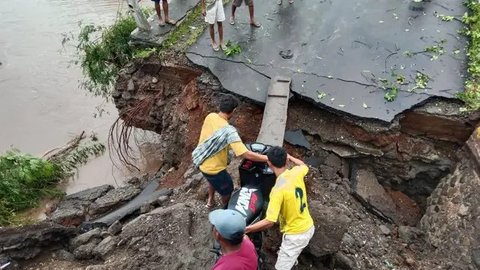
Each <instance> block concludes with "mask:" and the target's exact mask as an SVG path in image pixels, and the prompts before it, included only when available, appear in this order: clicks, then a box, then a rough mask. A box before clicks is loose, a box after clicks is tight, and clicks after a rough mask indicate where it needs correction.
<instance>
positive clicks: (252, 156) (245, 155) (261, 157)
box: [240, 150, 268, 162]
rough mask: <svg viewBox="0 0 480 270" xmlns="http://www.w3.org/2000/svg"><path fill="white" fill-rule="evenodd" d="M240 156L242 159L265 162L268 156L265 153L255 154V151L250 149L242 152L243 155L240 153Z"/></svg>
mask: <svg viewBox="0 0 480 270" xmlns="http://www.w3.org/2000/svg"><path fill="white" fill-rule="evenodd" d="M240 157H242V158H244V159H248V160H251V161H257V162H267V161H268V157H267V156H266V155H261V154H257V153H255V152H252V151H250V150H249V151H247V152H245V153H243V155H241V156H240Z"/></svg>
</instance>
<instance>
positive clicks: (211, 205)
mask: <svg viewBox="0 0 480 270" xmlns="http://www.w3.org/2000/svg"><path fill="white" fill-rule="evenodd" d="M214 206H215V202H214V201H213V200H208V201H207V204H206V205H205V207H206V208H208V209H212V208H213V207H214Z"/></svg>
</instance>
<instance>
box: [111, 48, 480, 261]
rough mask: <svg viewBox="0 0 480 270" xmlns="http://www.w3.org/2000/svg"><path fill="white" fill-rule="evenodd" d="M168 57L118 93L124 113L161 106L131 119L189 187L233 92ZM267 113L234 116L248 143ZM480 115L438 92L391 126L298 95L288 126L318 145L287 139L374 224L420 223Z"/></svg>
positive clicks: (137, 72) (129, 75)
mask: <svg viewBox="0 0 480 270" xmlns="http://www.w3.org/2000/svg"><path fill="white" fill-rule="evenodd" d="M166 59H169V60H165V59H164V63H163V64H161V62H160V61H159V59H155V58H150V59H146V60H142V61H139V62H138V63H136V64H135V65H133V66H132V67H130V68H128V69H126V70H125V72H124V73H122V74H121V76H120V77H119V80H118V82H117V85H116V90H117V91H116V94H115V96H114V97H115V100H116V104H117V108H118V109H119V111H120V113H121V115H122V116H123V118H125V119H128V112H129V111H130V110H137V109H138V108H139V106H140V107H142V106H143V105H139V104H141V103H142V102H144V100H146V99H148V100H149V102H152V103H153V105H152V106H150V107H148V108H147V107H143V109H144V115H139V114H136V117H137V120H136V121H134V122H132V124H134V125H137V126H139V127H141V128H145V129H150V130H155V131H157V132H159V133H160V134H161V136H162V139H163V142H164V144H165V146H164V149H165V152H164V153H165V154H164V160H163V162H164V163H163V167H162V170H163V171H164V172H167V171H168V173H167V174H166V180H165V181H164V185H166V186H175V185H179V184H181V181H182V177H180V176H182V175H183V174H184V172H185V171H186V170H187V169H188V168H189V166H190V153H191V150H192V149H193V148H194V146H195V145H196V143H197V139H198V134H199V130H200V127H201V124H202V121H203V118H204V117H205V116H206V114H207V113H209V112H211V111H213V110H215V101H216V99H217V96H218V95H221V94H223V93H226V92H228V91H226V90H225V89H223V88H222V86H221V85H220V83H219V82H218V80H216V78H214V77H213V76H212V75H211V74H210V73H209V72H208V71H205V70H202V69H199V68H198V67H195V66H193V65H192V64H191V63H189V62H188V61H187V60H185V58H183V57H182V56H178V55H175V56H174V57H172V56H171V57H167V58H166ZM261 118H262V107H261V106H258V105H256V104H252V103H250V102H249V101H247V100H244V102H243V104H242V106H240V108H239V110H238V112H237V116H236V118H235V119H234V120H233V122H234V124H235V126H237V128H238V129H239V131H240V134H241V136H242V138H243V140H244V141H253V140H254V139H255V137H256V134H257V133H258V130H259V127H260V124H261ZM478 119H479V114H478V112H477V113H474V114H470V115H466V114H464V113H462V112H461V104H460V103H458V102H457V101H455V100H445V99H430V100H429V101H428V102H426V103H424V104H423V105H421V106H419V107H417V108H414V109H412V110H409V111H406V112H404V113H402V114H401V115H398V116H397V117H396V118H395V120H394V121H393V122H392V123H390V124H388V125H386V124H385V123H380V122H376V121H373V120H369V119H359V118H355V117H352V116H347V115H342V114H338V113H336V112H332V111H329V110H328V109H326V108H319V107H315V106H313V105H311V104H310V103H308V102H306V101H303V100H300V99H297V98H295V97H294V99H293V100H292V101H291V102H290V107H289V112H288V123H287V129H289V130H302V132H303V134H305V137H306V139H307V141H308V142H309V143H310V148H309V149H304V148H298V147H293V146H292V145H289V144H287V148H288V149H289V151H291V152H294V153H295V154H297V155H299V156H301V157H302V158H304V159H305V160H307V161H309V163H310V164H311V165H312V166H313V167H315V168H317V169H319V172H320V174H321V179H322V181H331V182H332V184H333V185H336V184H335V183H336V182H335V181H338V183H337V184H342V183H343V185H345V186H346V191H347V192H348V193H350V194H351V196H350V197H355V198H356V199H357V200H356V202H357V201H358V202H361V203H362V204H363V205H364V207H366V208H367V209H369V210H370V211H369V212H370V213H373V214H374V216H375V218H377V219H378V220H376V221H375V222H376V223H378V222H380V221H381V222H387V224H395V226H404V225H406V226H410V227H408V228H413V227H415V226H417V225H418V222H419V221H420V219H421V218H422V216H423V214H424V213H425V210H428V209H431V206H430V204H431V200H430V201H428V202H427V198H428V197H429V196H430V195H431V193H432V192H433V191H434V190H435V189H436V188H437V186H438V184H439V182H440V181H442V179H447V178H449V177H451V176H450V175H449V174H450V173H452V172H454V171H455V172H456V173H457V174H458V170H459V169H458V167H457V164H459V163H464V162H465V159H466V156H465V155H463V154H462V155H457V153H458V152H459V151H462V150H461V149H462V147H463V146H464V144H465V141H466V140H467V139H468V138H469V137H470V135H471V134H472V132H473V131H474V129H475V127H476V126H477V124H478ZM171 168H173V169H171ZM464 170H466V171H469V172H471V171H472V170H474V169H472V168H471V167H468V168H464ZM460 173H463V171H461V172H460ZM338 179H340V180H338ZM347 186H348V187H347ZM322 196H324V194H322V193H321V192H320V193H318V194H313V196H311V197H310V199H311V200H313V201H317V200H320V201H321V199H320V198H322ZM334 204H338V201H336V202H335V203H334ZM429 211H431V210H429ZM428 213H429V212H427V214H428ZM424 220H425V218H424ZM434 223H435V222H434ZM437 225H439V224H433V225H431V226H433V227H435V226H437ZM354 227H355V226H354ZM395 228H398V227H395ZM429 228H431V227H429ZM424 229H425V227H424ZM418 233H420V232H418ZM387 235H388V234H387ZM344 240H345V239H344ZM342 243H343V242H342ZM387 246H388V245H387ZM400 253H401V252H400ZM400 253H399V254H400ZM331 254H333V253H331ZM316 255H318V254H316ZM323 255H324V254H323ZM340 257H342V256H341V255H340ZM367 261H368V260H367ZM362 263H365V262H362ZM357 266H359V265H357ZM364 266H365V267H366V268H368V267H367V266H366V265H364ZM411 267H413V266H411ZM360 269H363V267H360Z"/></svg>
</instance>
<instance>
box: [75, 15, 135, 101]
mask: <svg viewBox="0 0 480 270" xmlns="http://www.w3.org/2000/svg"><path fill="white" fill-rule="evenodd" d="M135 28H136V24H135V20H134V19H133V17H132V16H126V15H125V16H122V15H119V18H118V19H117V21H116V22H115V23H114V24H113V25H111V26H108V27H102V26H95V25H92V24H89V25H84V26H82V27H81V31H80V34H79V36H78V41H79V44H78V46H77V49H78V50H79V52H80V65H81V67H82V70H83V73H84V74H85V75H86V77H87V79H86V80H85V81H84V82H83V83H82V86H83V87H84V88H85V89H87V90H88V91H89V92H92V93H93V94H95V95H99V96H103V97H105V98H108V97H109V96H110V92H111V86H112V84H113V82H114V80H115V78H116V76H117V74H118V71H119V70H120V68H122V67H123V66H124V65H125V64H127V63H128V62H129V61H130V60H131V59H132V57H133V54H134V51H133V50H132V48H131V47H130V46H129V44H128V42H129V41H130V33H131V32H132V31H133V30H134V29H135Z"/></svg>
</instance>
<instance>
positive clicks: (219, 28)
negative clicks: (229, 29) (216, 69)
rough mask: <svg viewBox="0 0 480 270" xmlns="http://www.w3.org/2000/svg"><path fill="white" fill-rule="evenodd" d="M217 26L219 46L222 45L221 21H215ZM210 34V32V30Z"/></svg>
mask: <svg viewBox="0 0 480 270" xmlns="http://www.w3.org/2000/svg"><path fill="white" fill-rule="evenodd" d="M217 26H218V39H219V42H220V46H222V45H223V24H222V22H217ZM210 34H212V33H211V32H210Z"/></svg>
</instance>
